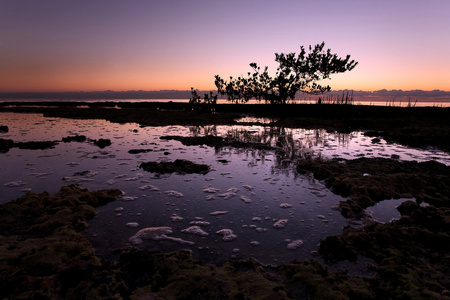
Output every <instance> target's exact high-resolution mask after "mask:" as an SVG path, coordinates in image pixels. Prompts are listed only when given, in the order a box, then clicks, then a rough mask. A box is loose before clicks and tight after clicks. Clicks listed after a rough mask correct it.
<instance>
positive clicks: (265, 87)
mask: <svg viewBox="0 0 450 300" xmlns="http://www.w3.org/2000/svg"><path fill="white" fill-rule="evenodd" d="M324 47H325V42H322V43H321V44H317V45H315V46H314V48H313V47H311V46H309V53H306V50H305V48H304V47H303V46H300V53H298V54H296V53H287V54H285V53H280V54H279V53H275V61H276V62H277V63H278V64H279V65H278V67H277V70H276V73H275V76H274V77H271V76H270V75H269V71H268V67H267V66H265V67H264V68H263V69H262V70H261V68H260V67H259V66H258V65H257V64H256V63H251V64H250V67H251V68H252V69H253V73H252V72H248V73H247V78H243V77H238V78H237V79H233V77H230V81H229V82H227V81H225V80H223V79H222V78H221V77H220V76H219V75H216V76H215V85H216V87H217V89H218V92H219V94H221V95H227V97H228V100H230V101H233V102H236V103H239V102H242V103H245V102H248V100H250V99H251V98H255V99H257V100H259V101H261V100H264V101H265V102H266V103H271V104H285V103H286V102H287V100H288V99H289V98H290V99H294V98H295V94H296V93H297V92H298V91H301V92H304V93H307V94H321V93H324V92H327V91H330V89H331V87H330V86H329V85H326V86H323V85H321V84H318V83H317V82H318V81H320V80H323V79H327V78H330V75H332V74H336V73H343V72H346V71H351V70H353V68H354V67H355V66H356V65H357V64H358V62H356V61H355V60H350V55H347V56H346V57H345V58H340V57H338V55H337V54H332V53H331V50H330V49H328V50H326V51H324Z"/></svg>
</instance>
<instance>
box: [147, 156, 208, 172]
mask: <svg viewBox="0 0 450 300" xmlns="http://www.w3.org/2000/svg"><path fill="white" fill-rule="evenodd" d="M139 168H141V169H143V170H144V171H147V172H152V173H158V174H165V173H180V174H193V173H199V174H207V173H208V172H209V166H208V165H204V164H196V163H193V162H191V161H189V160H185V159H177V160H175V161H174V162H154V161H150V162H144V163H141V164H140V165H139Z"/></svg>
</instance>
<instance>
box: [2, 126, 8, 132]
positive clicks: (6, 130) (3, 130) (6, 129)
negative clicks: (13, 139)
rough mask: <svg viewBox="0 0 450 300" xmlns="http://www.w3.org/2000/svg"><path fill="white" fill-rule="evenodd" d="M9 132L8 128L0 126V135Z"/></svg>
mask: <svg viewBox="0 0 450 300" xmlns="http://www.w3.org/2000/svg"><path fill="white" fill-rule="evenodd" d="M8 131H9V128H8V126H5V125H2V126H0V133H6V132H8Z"/></svg>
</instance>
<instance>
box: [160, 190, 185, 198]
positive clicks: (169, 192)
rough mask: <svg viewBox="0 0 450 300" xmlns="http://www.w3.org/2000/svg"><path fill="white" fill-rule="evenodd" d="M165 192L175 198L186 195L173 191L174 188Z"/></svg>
mask: <svg viewBox="0 0 450 300" xmlns="http://www.w3.org/2000/svg"><path fill="white" fill-rule="evenodd" d="M164 193H165V194H166V195H167V196H169V197H175V198H181V197H183V196H184V195H183V194H182V193H180V192H177V191H173V190H169V191H165V192H164Z"/></svg>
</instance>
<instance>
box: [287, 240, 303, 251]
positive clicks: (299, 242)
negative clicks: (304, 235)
mask: <svg viewBox="0 0 450 300" xmlns="http://www.w3.org/2000/svg"><path fill="white" fill-rule="evenodd" d="M301 246H303V241H302V240H295V241H292V242H290V243H289V244H288V245H287V247H286V248H288V249H289V250H295V249H297V248H300V247H301Z"/></svg>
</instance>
